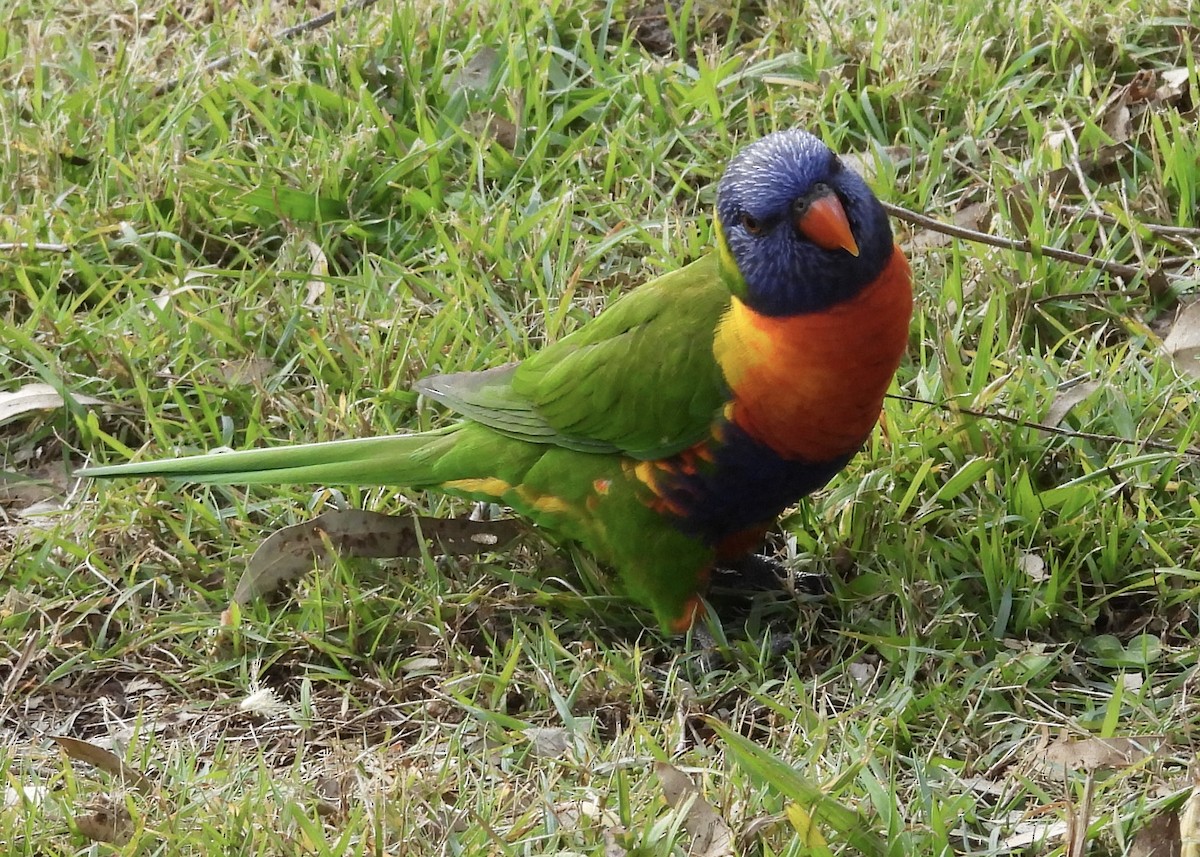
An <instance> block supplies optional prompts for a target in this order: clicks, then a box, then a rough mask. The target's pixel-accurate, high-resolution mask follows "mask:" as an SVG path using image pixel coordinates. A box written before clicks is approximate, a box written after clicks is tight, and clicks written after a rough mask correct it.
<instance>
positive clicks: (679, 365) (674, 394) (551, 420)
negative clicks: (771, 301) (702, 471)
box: [417, 255, 730, 459]
mask: <svg viewBox="0 0 1200 857" xmlns="http://www.w3.org/2000/svg"><path fill="white" fill-rule="evenodd" d="M729 301H730V295H729V290H728V289H727V288H726V287H725V286H724V285H723V284H722V283H721V279H720V276H719V274H718V269H717V260H716V257H715V255H709V256H705V257H704V258H702V259H700V260H698V261H696V262H693V263H692V264H691V265H688V266H687V267H685V268H681V269H680V270H678V271H675V272H673V273H670V274H666V275H664V276H662V277H659V278H657V279H655V280H652V281H650V282H649V283H646V284H645V285H643V286H640V287H639V288H637V289H635V290H634V291H632V292H630V293H629V294H627V295H625V296H624V297H622V298H620V299H619V300H617V301H615V302H614V303H613V304H612V306H610V307H608V308H607V309H606V310H605V311H604V312H603V313H601V314H600V315H599V316H597V317H596V318H595V319H593V320H592V321H590V322H588V323H587V324H586V325H584V326H583V327H582V328H580V329H579V330H577V331H575V332H574V333H572V334H571V335H569V336H566V337H564V338H563V339H561V340H559V341H558V342H556V343H554V344H553V345H550V346H548V347H547V348H545V349H543V350H541V351H539V352H538V353H537V354H535V355H533V356H532V357H530V358H529V359H528V360H526V361H525V362H524V363H520V364H511V365H508V366H501V367H499V368H496V369H489V370H486V371H484V372H464V373H459V374H454V375H435V376H432V377H430V378H425V379H423V380H422V381H420V382H419V383H418V384H417V389H418V390H420V391H421V392H422V393H424V394H425V395H427V396H429V397H430V398H433V399H436V400H437V401H439V402H442V403H443V404H445V405H447V406H448V407H450V408H452V409H453V410H455V411H457V412H458V413H460V414H462V415H463V416H465V417H468V418H470V419H472V420H475V421H476V422H480V423H483V424H484V425H486V426H489V427H490V428H493V429H495V430H496V431H499V432H502V433H504V434H506V435H509V436H511V437H516V438H520V439H523V440H529V441H532V442H535V443H551V444H555V445H557V446H562V447H565V448H567V449H575V450H580V451H583V452H597V453H605V452H622V453H625V454H627V455H631V456H633V457H635V458H643V459H647V458H659V457H662V456H665V455H671V454H673V453H676V452H679V451H680V450H682V449H686V448H687V447H688V446H691V445H692V444H694V443H696V442H697V441H699V440H701V439H702V438H703V437H704V435H705V434H706V432H707V431H708V428H709V425H710V424H711V422H712V419H713V415H714V414H715V413H716V411H717V410H718V409H719V408H721V407H722V405H723V404H724V402H725V399H726V398H727V392H726V387H725V381H724V378H723V377H722V375H721V370H720V368H719V367H718V366H717V363H716V359H715V358H714V357H713V352H712V344H713V337H714V335H715V332H716V327H717V322H718V321H719V320H720V318H721V315H722V314H723V313H724V312H725V310H726V309H728V307H729Z"/></svg>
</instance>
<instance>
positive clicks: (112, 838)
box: [75, 797, 133, 845]
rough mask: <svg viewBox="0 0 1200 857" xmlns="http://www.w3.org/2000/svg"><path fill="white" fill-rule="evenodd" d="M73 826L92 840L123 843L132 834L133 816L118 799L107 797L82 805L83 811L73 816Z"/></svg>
mask: <svg viewBox="0 0 1200 857" xmlns="http://www.w3.org/2000/svg"><path fill="white" fill-rule="evenodd" d="M75 826H76V827H78V828H79V832H80V833H82V834H83V835H84V836H86V837H87V838H88V839H91V840H92V841H93V842H112V843H113V844H115V845H124V844H125V843H126V842H128V841H129V839H130V837H131V836H132V835H133V818H132V817H130V815H129V810H127V809H126V808H125V806H124V805H123V804H122V803H120V802H119V801H117V800H114V799H112V798H108V797H105V798H101V799H99V800H95V801H92V802H91V803H90V804H88V805H87V806H86V807H84V813H83V814H82V815H77V816H75Z"/></svg>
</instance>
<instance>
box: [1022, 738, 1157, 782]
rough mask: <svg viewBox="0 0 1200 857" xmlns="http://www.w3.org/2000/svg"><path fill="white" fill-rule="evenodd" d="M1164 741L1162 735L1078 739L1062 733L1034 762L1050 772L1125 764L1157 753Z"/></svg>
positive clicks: (1058, 773) (1116, 766)
mask: <svg viewBox="0 0 1200 857" xmlns="http://www.w3.org/2000/svg"><path fill="white" fill-rule="evenodd" d="M1167 744H1168V741H1167V738H1166V736H1165V735H1143V736H1140V737H1137V738H1082V739H1071V738H1067V737H1066V736H1065V735H1064V736H1061V737H1059V738H1058V740H1056V741H1054V742H1052V743H1051V744H1050V745H1049V746H1047V747H1046V748H1045V749H1044V750H1042V751H1041V752H1039V753H1037V755H1036V757H1035V759H1034V763H1035V765H1036V766H1037V767H1039V768H1040V769H1041V770H1042V772H1043V773H1045V774H1049V775H1053V776H1062V774H1063V773H1065V772H1069V771H1096V770H1102V769H1110V770H1113V769H1119V768H1128V767H1130V766H1131V765H1136V764H1138V763H1139V762H1142V761H1145V760H1146V759H1149V758H1151V757H1153V756H1156V755H1158V753H1160V752H1161V751H1162V750H1163V749H1165V747H1166V746H1167Z"/></svg>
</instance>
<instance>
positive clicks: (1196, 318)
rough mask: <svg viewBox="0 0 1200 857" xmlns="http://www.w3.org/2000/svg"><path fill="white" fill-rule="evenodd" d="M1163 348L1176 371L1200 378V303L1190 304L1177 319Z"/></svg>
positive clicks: (1164, 341)
mask: <svg viewBox="0 0 1200 857" xmlns="http://www.w3.org/2000/svg"><path fill="white" fill-rule="evenodd" d="M1162 348H1163V352H1164V353H1166V355H1167V356H1168V357H1170V358H1171V362H1172V363H1174V364H1175V368H1176V369H1178V370H1179V371H1180V372H1183V373H1184V374H1186V375H1189V376H1190V377H1192V378H1200V301H1195V302H1193V303H1190V304H1188V305H1187V306H1185V307H1184V308H1183V309H1182V310H1181V311H1180V313H1179V315H1178V316H1176V317H1175V323H1174V324H1173V325H1171V332H1170V333H1168V334H1167V338H1166V339H1164V340H1163V344H1162Z"/></svg>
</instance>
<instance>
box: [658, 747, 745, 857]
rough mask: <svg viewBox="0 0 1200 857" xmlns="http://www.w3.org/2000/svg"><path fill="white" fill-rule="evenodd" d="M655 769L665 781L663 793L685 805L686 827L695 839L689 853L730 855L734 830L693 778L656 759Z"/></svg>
mask: <svg viewBox="0 0 1200 857" xmlns="http://www.w3.org/2000/svg"><path fill="white" fill-rule="evenodd" d="M654 773H655V774H657V775H658V780H659V782H660V783H662V790H663V797H665V798H666V799H667V803H668V804H670V805H671V806H672V807H674V808H683V811H684V817H683V829H684V830H686V831H687V833H688V835H689V836H690V837H691V839H692V844H691V848H690V849H688V853H689V854H692V855H696V857H729V855H732V854H733V853H734V852H733V831H732V830H730V829H729V825H728V824H726V823H725V819H723V818H721V815H720V813H718V812H717V810H716V809H715V808H714V807H713V805H712V804H711V803H709V802H708V801H706V800H705V799H704V797H703V796H702V795H701V794H700V790H699V789H697V788H696V784H695V783H693V782H692V778H691V777H689V776H688V775H687V774H685V773H684V772H683V771H681V770H679V769H678V768H676V767H675V766H674V765H668V764H667V763H666V762H655V763H654Z"/></svg>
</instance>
